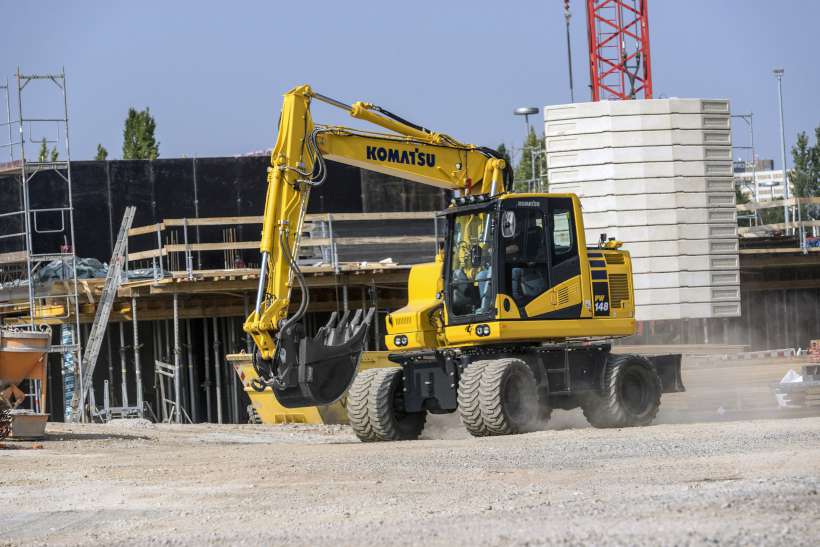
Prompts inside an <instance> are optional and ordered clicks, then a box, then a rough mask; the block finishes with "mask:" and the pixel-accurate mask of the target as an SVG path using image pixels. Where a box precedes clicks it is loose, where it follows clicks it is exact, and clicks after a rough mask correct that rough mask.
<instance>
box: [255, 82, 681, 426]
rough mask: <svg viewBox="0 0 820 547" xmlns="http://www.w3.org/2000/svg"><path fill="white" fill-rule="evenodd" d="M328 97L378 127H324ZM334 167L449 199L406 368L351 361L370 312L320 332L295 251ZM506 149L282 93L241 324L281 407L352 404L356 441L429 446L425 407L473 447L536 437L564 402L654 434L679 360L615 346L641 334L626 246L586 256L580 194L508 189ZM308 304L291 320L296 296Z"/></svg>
mask: <svg viewBox="0 0 820 547" xmlns="http://www.w3.org/2000/svg"><path fill="white" fill-rule="evenodd" d="M316 101H318V102H322V103H326V104H328V105H331V106H334V107H337V108H340V109H342V110H345V111H347V112H348V113H349V114H350V116H352V117H353V118H356V119H358V120H363V121H366V122H369V123H370V124H373V125H375V126H378V128H379V130H378V131H371V130H360V129H352V128H348V127H340V126H328V125H319V124H316V123H314V121H313V117H312V115H311V105H312V103H314V102H316ZM327 160H333V161H336V162H340V163H345V164H348V165H353V166H356V167H360V168H363V169H368V170H371V171H376V172H380V173H384V174H387V175H393V176H396V177H400V178H402V179H405V180H409V181H413V182H419V183H423V184H429V185H433V186H437V187H439V188H445V189H448V190H452V191H453V194H454V197H453V200H452V204H451V206H450V207H449V208H447V209H446V210H444V211H442V212H441V213H439V214H440V215H441V216H442V217H443V218H444V220H445V221H446V224H447V231H446V237H445V241H444V245H443V248H441V250H440V251H439V253H438V255H437V256H436V258H435V261H434V262H432V263H429V264H421V265H417V266H414V267H413V268H412V269H411V271H410V276H409V281H408V300H409V301H408V304H407V305H406V306H405V307H403V308H401V309H399V310H396V311H394V312H392V313H390V314H389V315H388V316H387V318H386V333H387V334H386V335H385V340H384V342H385V345H386V346H387V348H388V349H389V350H390V351H391V352H392V353H391V354H390V360H391V361H392V362H394V363H395V364H396V365H397V366H396V367H391V368H376V369H369V370H363V371H361V372H359V373H358V374H357V368H358V365H359V360H360V358H361V355H362V352H363V350H364V344H365V339H366V337H367V334H368V328H369V326H370V324H371V322H372V321H373V310H372V309H370V310H358V311H356V312H355V313H354V314H350V313H345V314H344V315H343V316H341V317H339V316H337V314H335V313H334V314H332V315H331V317H330V320H329V321H328V323H327V324H326V325H325V326H323V327H321V328H320V329H319V330H318V332H317V333H315V334H313V335H309V334H308V333H306V332H305V328H304V326H303V324H302V323H301V319H302V317H303V316H304V314H305V312H306V311H307V309H308V306H309V302H310V293H309V291H308V287H307V285H306V283H305V281H304V278H303V276H302V273H301V272H300V270H299V267H298V264H297V263H296V260H295V258H294V257H296V256H297V249H298V246H299V236H300V234H301V232H302V222H303V219H304V216H305V211H306V208H307V203H308V197H309V194H310V189H311V188H312V187H314V186H318V185H320V184H323V183H325V181H326V179H327V173H328V170H327V165H326V161H327ZM511 189H512V171H511V168H510V166H509V165H508V164H507V162H506V161H505V160H504V158H503V157H501V156H500V155H499V154H498V153H497V152H496V151H494V150H492V149H489V148H484V147H479V146H474V145H471V144H464V143H462V142H459V141H457V140H456V139H454V138H453V137H450V136H448V135H446V134H443V133H437V132H435V131H431V130H429V129H426V128H424V127H422V126H419V125H417V124H414V123H412V122H409V121H408V120H406V119H404V118H402V117H400V116H397V115H395V114H393V113H391V112H389V111H388V110H386V109H384V108H382V107H379V106H376V105H374V104H370V103H363V102H356V103H354V104H352V105H348V104H345V103H343V102H341V101H338V100H336V99H332V98H330V97H327V96H324V95H321V94H319V93H317V92H315V91H314V90H313V89H311V87H309V86H307V85H303V86H299V87H295V88H293V89H292V90H290V91H289V92H288V93H286V94H285V96H284V102H283V106H282V112H281V115H280V119H279V129H278V135H277V140H276V145H275V147H274V149H273V152H272V154H271V166H270V168H269V169H268V189H267V195H266V198H265V211H264V217H263V225H262V237H261V245H260V251H261V254H262V260H261V272H260V277H259V288H258V292H257V296H256V303H255V307H254V310H253V311H252V312H251V314H250V315H249V317H248V318H247V320H246V322H245V325H244V329H245V331H246V332H247V333H248V334H250V335H251V336H252V338H253V340H254V342H255V351H254V355H253V366H254V369H255V371H256V374H257V376H258V378H256V379H254V381H253V383H252V387H253V388H254V389H256V390H258V391H262V390H266V389H271V390H272V391H273V393H274V394H275V396H276V398H277V400H278V401H279V403H280V404H282V405H283V406H285V407H288V408H297V407H305V406H314V405H327V404H330V403H333V402H334V401H336V400H338V399H339V398H341V397H342V396H343V395H345V394H347V399H346V406H347V413H348V419H349V421H350V424H351V426H352V428H353V430H354V432H355V433H356V435H357V436H358V437H359V438H360V439H361V440H363V441H388V440H406V439H415V438H418V437H419V435H420V434H421V432H422V430H423V428H424V424H425V420H426V416H427V413H450V412H455V411H458V412H459V414H460V416H461V420H462V422H463V424H464V426H465V427H466V429H467V430H468V431H469V432H470V433H471V434H472V435H474V436H487V435H505V434H512V433H520V432H524V431H528V430H530V429H532V428H533V427H535V425H536V424H538V423H539V422H541V423H543V421H545V420H547V419H548V418H549V415H550V412H551V410H552V409H553V408H561V409H571V408H576V407H578V406H580V407H582V408H583V411H584V414H585V415H586V417H587V419H588V420H589V421H590V423H591V424H592V425H594V426H597V427H627V426H639V425H648V424H649V423H651V422H652V421H653V419H654V418H655V415H656V414H657V412H658V408H659V405H660V397H661V393H664V392H674V391H682V390H683V389H684V388H683V385H682V381H681V375H680V356H679V355H658V356H651V357H645V356H637V355H623V354H614V353H611V352H610V350H611V344H610V340H611V339H613V338H616V337H622V336H628V335H631V334H633V333H634V331H635V320H634V297H633V286H632V268H631V260H630V257H629V253H628V252H627V251H625V250H622V249H621V248H620V247H621V244H620V243H619V242H617V241H615V240H612V239H607V237H606V236H605V235H603V234H602V236H601V239H600V241H598V242H596V244H595V245H594V246H588V245H587V243H586V239H585V234H584V226H583V217H582V212H581V203H580V201H579V199H578V197H577V196H575V195H573V194H549V193H512V192H511ZM293 287H298V288H299V292H300V297H299V298H300V299H299V304H298V306H297V307H296V311H295V313H293V314H289V313H288V312H289V308H290V307H291V297H292V288H293Z"/></svg>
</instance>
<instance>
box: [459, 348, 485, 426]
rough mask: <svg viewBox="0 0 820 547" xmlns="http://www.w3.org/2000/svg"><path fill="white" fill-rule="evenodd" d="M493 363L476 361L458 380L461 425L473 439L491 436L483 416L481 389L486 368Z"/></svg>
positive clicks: (468, 366)
mask: <svg viewBox="0 0 820 547" xmlns="http://www.w3.org/2000/svg"><path fill="white" fill-rule="evenodd" d="M490 363H492V361H475V362H473V363H470V364H469V365H467V367H466V368H465V369H464V370H463V371H462V372H461V376H460V377H459V379H458V414H459V416H461V423H462V424H464V428H465V429H466V430H467V432H468V433H469V434H470V435H472V436H473V437H486V436H487V435H489V434H490V430H489V428H488V427H487V426H486V424H485V423H484V416H483V415H482V414H481V404H480V396H479V387H480V386H481V374H482V373H483V372H484V367H485V366H487V365H488V364H490Z"/></svg>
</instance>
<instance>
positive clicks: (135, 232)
mask: <svg viewBox="0 0 820 547" xmlns="http://www.w3.org/2000/svg"><path fill="white" fill-rule="evenodd" d="M157 228H159V230H160V231H162V230H164V229H165V223H164V222H160V223H159V224H149V225H148V226H137V227H136V228H131V229H130V230H128V236H129V237H131V236H141V235H145V234H155V233H157Z"/></svg>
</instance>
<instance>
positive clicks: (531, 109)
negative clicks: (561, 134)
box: [513, 106, 539, 189]
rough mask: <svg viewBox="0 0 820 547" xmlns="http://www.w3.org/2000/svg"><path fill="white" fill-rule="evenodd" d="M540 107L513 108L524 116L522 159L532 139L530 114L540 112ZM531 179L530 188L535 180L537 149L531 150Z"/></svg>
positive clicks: (528, 186)
mask: <svg viewBox="0 0 820 547" xmlns="http://www.w3.org/2000/svg"><path fill="white" fill-rule="evenodd" d="M538 112H539V109H538V107H535V106H522V107H519V108H516V109H515V110H513V114H515V115H516V116H524V145H523V146H522V147H521V159H522V160H523V159H524V151H525V150H526V149H527V147H528V145H527V141H528V140H529V139H530V116H531V115H534V114H538ZM530 169H531V171H530V174H531V177H530V180H529V181H527V189H530V186H532V183H533V182H534V181H535V150H530Z"/></svg>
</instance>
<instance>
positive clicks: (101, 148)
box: [94, 144, 108, 161]
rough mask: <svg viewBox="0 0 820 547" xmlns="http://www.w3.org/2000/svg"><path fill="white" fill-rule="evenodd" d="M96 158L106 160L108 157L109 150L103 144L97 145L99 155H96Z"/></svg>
mask: <svg viewBox="0 0 820 547" xmlns="http://www.w3.org/2000/svg"><path fill="white" fill-rule="evenodd" d="M94 159H95V160H97V161H105V160H107V159H108V150H106V149H105V146H103V145H101V144H98V145H97V155H96V156H94Z"/></svg>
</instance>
